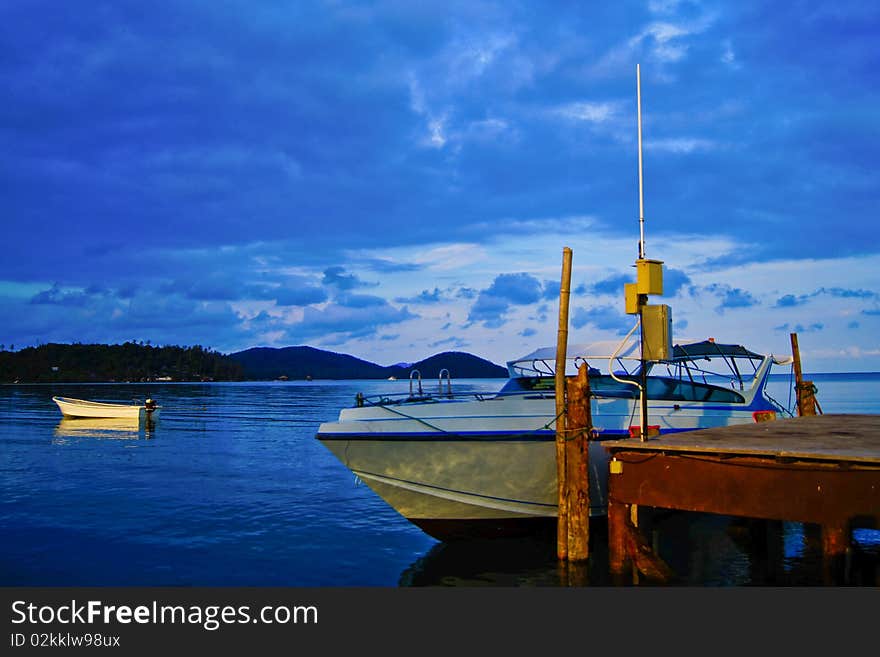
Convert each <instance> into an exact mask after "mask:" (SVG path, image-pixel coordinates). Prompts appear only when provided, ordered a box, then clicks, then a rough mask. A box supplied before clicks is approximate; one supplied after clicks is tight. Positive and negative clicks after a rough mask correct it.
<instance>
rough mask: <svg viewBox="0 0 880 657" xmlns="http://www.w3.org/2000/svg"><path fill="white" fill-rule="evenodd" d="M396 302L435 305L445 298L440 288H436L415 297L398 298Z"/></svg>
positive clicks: (423, 291)
mask: <svg viewBox="0 0 880 657" xmlns="http://www.w3.org/2000/svg"><path fill="white" fill-rule="evenodd" d="M394 300H395V301H396V302H398V303H416V304H419V303H423V304H434V303H440V302H441V301H443V300H444V297H443V293H442V292H441V291H440V288H437V287H435V288H434V289H433V290H431V291H428V290H422V291H421V292H419V293H418V294H417V295H416V296H414V297H397V298H396V299H394Z"/></svg>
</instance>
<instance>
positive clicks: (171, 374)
mask: <svg viewBox="0 0 880 657" xmlns="http://www.w3.org/2000/svg"><path fill="white" fill-rule="evenodd" d="M414 369H415V370H418V371H419V372H420V373H421V375H422V378H423V379H426V380H427V379H436V378H438V376H439V374H440V371H441V370H443V369H446V370H448V371H449V373H450V376H451V377H452V378H453V379H468V378H496V377H505V376H507V370H505V369H504V368H503V367H499V366H498V365H495V364H494V363H491V362H489V361H488V360H485V359H483V358H479V357H477V356H473V355H471V354H467V353H464V352H458V351H448V352H444V353H441V354H437V355H435V356H431V357H430V358H426V359H424V360H421V361H419V362H418V363H412V364H411V365H391V366H383V365H377V364H376V363H371V362H369V361H365V360H361V359H360V358H355V357H354V356H349V355H346V354H338V353H334V352H332V351H323V350H321V349H315V348H314V347H305V346H301V347H284V348H279V349H275V348H268V347H256V348H253V349H247V350H245V351H239V352H236V353H233V354H228V355H224V354H221V353H219V352H216V351H213V350H211V349H207V348H205V347H202V346H195V347H177V346H165V347H157V346H151V345H148V344H147V345H145V344H139V343H136V342H126V343H125V344H115V345H106V344H56V343H50V344H44V345H40V346H39V347H28V348H26V349H21V350H20V351H6V350H4V349H2V348H0V383H14V382H18V383H52V382H59V383H64V382H114V381H119V382H123V381H240V380H243V379H250V380H271V379H284V378H286V379H290V380H296V379H300V380H302V379H309V378H311V379H387V378H389V377H392V376H393V377H396V378H398V379H403V378H408V377H409V376H410V372H411V371H412V370H414Z"/></svg>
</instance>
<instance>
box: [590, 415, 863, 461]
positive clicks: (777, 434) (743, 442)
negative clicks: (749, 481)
mask: <svg viewBox="0 0 880 657" xmlns="http://www.w3.org/2000/svg"><path fill="white" fill-rule="evenodd" d="M602 445H603V447H605V448H606V449H608V450H610V451H611V452H612V454H613V453H614V452H615V451H617V450H619V449H627V450H642V451H652V452H658V451H667V452H700V453H707V454H736V455H753V456H762V457H774V458H779V459H807V460H819V461H834V462H848V463H854V464H856V463H865V464H874V465H876V464H880V415H817V416H805V417H797V418H786V419H783V420H774V421H772V422H758V423H755V424H739V425H733V426H728V427H718V428H715V429H700V430H697V431H686V432H680V433H671V434H662V433H661V434H660V436H658V437H656V438H651V439H649V440H648V441H646V442H642V441H641V440H636V439H625V440H607V441H603V442H602Z"/></svg>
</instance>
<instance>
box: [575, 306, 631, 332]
mask: <svg viewBox="0 0 880 657" xmlns="http://www.w3.org/2000/svg"><path fill="white" fill-rule="evenodd" d="M570 321H571V325H572V326H573V327H574V328H576V329H581V328H583V327H585V326H587V325H588V324H589V325H592V326H594V327H596V328H597V329H599V330H603V331H614V332H615V333H617V334H618V335H626V333H627V332H628V331H629V330H630V329H631V328H632V324H633V320H632V318H631V317H630V316H629V315H625V314H624V313H622V312H621V311H620V310H618V309H617V308H615V307H614V306H607V305H605V306H594V307H591V308H584V307H578V308H575V310H574V312H573V313H572V314H571V320H570Z"/></svg>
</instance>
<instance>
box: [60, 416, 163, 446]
mask: <svg viewBox="0 0 880 657" xmlns="http://www.w3.org/2000/svg"><path fill="white" fill-rule="evenodd" d="M155 430H156V422H155V421H153V420H150V421H146V420H138V418H69V417H65V418H62V419H61V421H60V422H59V423H58V426H56V427H55V438H54V439H53V441H52V442H54V443H60V442H64V441H65V439H67V438H104V439H110V440H138V439H139V438H141V437H143V438H153V437H155V436H154V433H155Z"/></svg>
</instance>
